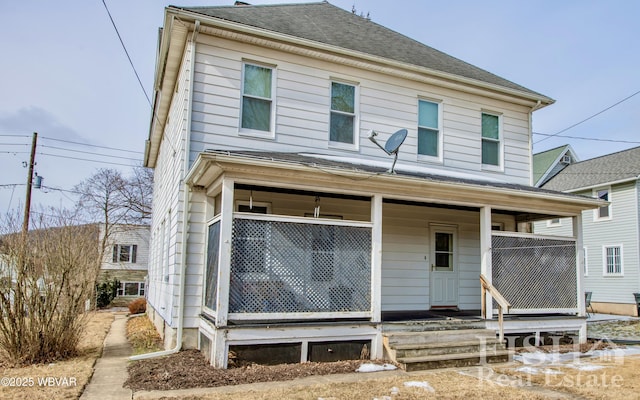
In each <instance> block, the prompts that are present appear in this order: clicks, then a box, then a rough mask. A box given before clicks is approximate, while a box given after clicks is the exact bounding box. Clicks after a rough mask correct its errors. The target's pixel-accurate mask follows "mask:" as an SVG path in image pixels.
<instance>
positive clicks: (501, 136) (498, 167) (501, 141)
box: [480, 110, 504, 172]
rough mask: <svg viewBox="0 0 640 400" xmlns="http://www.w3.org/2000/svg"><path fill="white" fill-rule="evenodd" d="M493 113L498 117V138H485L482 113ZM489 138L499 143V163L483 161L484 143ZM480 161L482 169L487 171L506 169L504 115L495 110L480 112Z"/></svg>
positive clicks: (492, 114)
mask: <svg viewBox="0 0 640 400" xmlns="http://www.w3.org/2000/svg"><path fill="white" fill-rule="evenodd" d="M483 114H486V115H491V116H494V117H498V140H495V139H490V138H485V137H484V136H482V115H483ZM485 140H487V141H491V142H497V143H498V165H493V164H484V163H483V162H482V143H483V142H484V141H485ZM480 163H481V165H482V169H483V170H485V171H494V172H502V171H504V129H503V115H502V113H498V112H495V111H488V110H481V112H480Z"/></svg>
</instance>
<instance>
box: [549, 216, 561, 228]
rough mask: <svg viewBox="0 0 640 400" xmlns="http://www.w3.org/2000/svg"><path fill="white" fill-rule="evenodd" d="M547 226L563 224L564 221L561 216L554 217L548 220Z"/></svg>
mask: <svg viewBox="0 0 640 400" xmlns="http://www.w3.org/2000/svg"><path fill="white" fill-rule="evenodd" d="M547 226H548V227H553V226H562V221H561V220H560V218H553V219H550V220H547Z"/></svg>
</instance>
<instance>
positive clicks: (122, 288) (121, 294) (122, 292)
mask: <svg viewBox="0 0 640 400" xmlns="http://www.w3.org/2000/svg"><path fill="white" fill-rule="evenodd" d="M132 283H135V284H137V285H138V293H137V294H125V286H126V284H132ZM141 287H142V288H141ZM146 290H147V288H146V285H145V283H144V282H142V281H121V282H120V287H119V288H118V290H117V292H116V297H124V296H134V297H144V296H145V294H146ZM140 292H142V293H140Z"/></svg>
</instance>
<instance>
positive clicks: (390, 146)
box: [369, 129, 407, 174]
mask: <svg viewBox="0 0 640 400" xmlns="http://www.w3.org/2000/svg"><path fill="white" fill-rule="evenodd" d="M376 136H378V133H377V132H376V131H374V130H373V129H372V130H370V131H369V140H371V141H372V142H373V143H375V144H376V146H378V147H380V148H381V149H382V151H384V152H385V153H387V154H388V155H393V164H391V168H389V170H388V171H387V172H389V173H391V174H395V173H396V171H395V167H396V161H398V150H400V146H402V143H404V140H405V139H406V138H407V130H406V129H400V130H399V131H397V132H396V133H394V134H393V135H391V137H390V138H389V139H387V142H386V143H385V144H384V147H383V146H382V145H380V143H378V141H377V140H376Z"/></svg>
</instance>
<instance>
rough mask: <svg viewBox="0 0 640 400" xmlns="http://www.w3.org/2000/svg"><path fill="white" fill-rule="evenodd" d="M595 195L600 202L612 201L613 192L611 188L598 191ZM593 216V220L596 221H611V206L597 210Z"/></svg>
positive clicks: (595, 191)
mask: <svg viewBox="0 0 640 400" xmlns="http://www.w3.org/2000/svg"><path fill="white" fill-rule="evenodd" d="M593 194H594V195H595V197H597V198H598V199H600V200H604V201H611V191H610V189H609V188H601V189H596V190H594V193H593ZM593 216H594V218H593V219H594V220H596V221H597V220H608V219H611V204H607V205H606V206H602V207H599V208H597V209H595V210H594V215H593Z"/></svg>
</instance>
